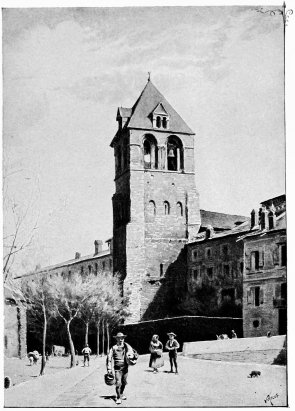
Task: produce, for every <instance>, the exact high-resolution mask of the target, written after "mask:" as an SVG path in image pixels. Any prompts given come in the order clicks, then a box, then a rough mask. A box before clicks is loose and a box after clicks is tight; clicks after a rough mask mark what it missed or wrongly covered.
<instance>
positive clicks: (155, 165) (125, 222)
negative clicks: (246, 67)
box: [111, 79, 201, 322]
mask: <svg viewBox="0 0 295 411" xmlns="http://www.w3.org/2000/svg"><path fill="white" fill-rule="evenodd" d="M117 121H118V131H117V133H116V135H115V137H114V138H113V140H112V143H111V147H113V148H114V155H115V168H116V173H115V184H116V192H115V194H114V196H113V218H114V221H113V264H114V273H120V276H121V279H122V281H123V287H124V290H127V289H128V290H130V291H131V301H132V303H131V304H132V305H131V311H132V317H131V318H130V319H129V321H130V322H135V321H140V320H142V319H144V318H145V314H146V313H147V310H148V309H150V307H149V304H150V302H151V301H154V297H155V295H156V294H157V292H158V287H159V285H161V284H163V282H165V277H166V276H167V275H168V272H169V270H170V269H171V264H172V263H174V262H175V260H177V258H178V256H179V254H180V252H181V250H182V249H183V247H184V246H185V244H186V243H187V242H188V240H189V239H190V238H192V237H194V236H195V235H196V234H197V233H198V231H199V228H200V224H201V218H200V207H199V195H198V192H197V189H196V186H195V169H194V135H195V133H194V132H193V131H192V130H191V129H190V128H189V126H188V125H187V124H186V123H185V122H184V120H183V119H182V118H181V117H180V116H179V114H178V113H177V112H176V111H175V110H174V109H173V107H172V106H171V105H170V104H169V103H168V101H167V100H166V99H165V97H164V96H163V95H162V94H161V93H160V92H159V91H158V90H157V88H156V87H155V86H154V85H153V83H152V82H151V80H150V79H149V80H148V82H147V84H146V86H145V88H144V90H143V91H142V93H141V94H140V96H139V98H138V99H137V101H136V102H135V104H134V106H133V107H132V108H122V107H120V108H118V111H117ZM149 317H150V315H149Z"/></svg>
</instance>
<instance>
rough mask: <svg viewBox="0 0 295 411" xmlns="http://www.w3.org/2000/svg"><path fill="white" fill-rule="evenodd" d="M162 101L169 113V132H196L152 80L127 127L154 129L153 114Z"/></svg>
mask: <svg viewBox="0 0 295 411" xmlns="http://www.w3.org/2000/svg"><path fill="white" fill-rule="evenodd" d="M160 103H161V107H164V108H165V110H166V111H167V112H168V114H169V121H170V123H169V132H175V133H184V134H195V133H194V132H193V131H192V130H191V129H190V128H189V126H188V125H187V124H186V123H185V122H184V120H183V119H182V118H181V117H180V115H179V114H178V113H177V112H176V111H175V110H174V108H173V107H172V106H171V105H170V104H169V103H168V101H167V100H166V99H165V97H164V96H163V95H162V94H161V93H160V92H159V90H158V89H157V88H156V87H155V86H154V85H153V83H152V82H151V81H150V80H148V82H147V85H146V86H145V88H144V89H143V91H142V93H141V95H140V96H139V98H138V99H137V101H136V103H135V104H134V106H133V107H132V111H131V116H130V119H129V122H128V124H127V127H128V128H140V129H148V130H153V124H152V121H151V114H152V112H153V111H154V110H155V109H156V108H158V106H159V104H160Z"/></svg>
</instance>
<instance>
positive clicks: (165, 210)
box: [164, 201, 170, 215]
mask: <svg viewBox="0 0 295 411" xmlns="http://www.w3.org/2000/svg"><path fill="white" fill-rule="evenodd" d="M164 214H165V215H169V214H170V204H169V203H168V201H164Z"/></svg>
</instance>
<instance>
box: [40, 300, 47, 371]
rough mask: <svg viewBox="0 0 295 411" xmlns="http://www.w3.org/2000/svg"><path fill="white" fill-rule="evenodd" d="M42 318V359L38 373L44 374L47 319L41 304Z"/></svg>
mask: <svg viewBox="0 0 295 411" xmlns="http://www.w3.org/2000/svg"><path fill="white" fill-rule="evenodd" d="M42 308H43V318H44V324H43V342H42V361H41V370H40V375H44V374H45V365H46V353H45V349H46V331H47V319H46V312H45V307H44V305H43V307H42Z"/></svg>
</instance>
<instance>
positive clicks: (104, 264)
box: [16, 239, 113, 279]
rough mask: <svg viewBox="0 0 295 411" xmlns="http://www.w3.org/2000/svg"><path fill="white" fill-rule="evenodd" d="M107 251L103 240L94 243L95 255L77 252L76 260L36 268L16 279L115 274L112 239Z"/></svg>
mask: <svg viewBox="0 0 295 411" xmlns="http://www.w3.org/2000/svg"><path fill="white" fill-rule="evenodd" d="M106 243H107V250H103V249H102V245H103V242H102V241H101V240H95V241H94V253H93V254H90V255H87V256H81V253H78V252H76V253H75V258H74V259H72V260H68V261H65V262H62V263H58V264H55V265H51V266H48V267H44V268H42V269H41V268H39V267H36V270H35V271H33V272H30V273H27V274H25V275H22V276H19V277H16V279H18V278H22V279H24V278H27V277H30V276H34V275H38V274H45V273H46V274H48V275H49V276H54V275H62V276H71V274H74V273H80V274H81V275H86V274H95V275H97V274H98V273H99V272H101V271H110V272H113V245H112V239H110V240H107V241H106Z"/></svg>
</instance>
